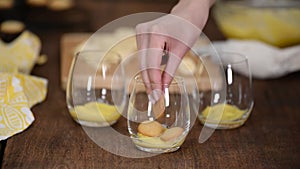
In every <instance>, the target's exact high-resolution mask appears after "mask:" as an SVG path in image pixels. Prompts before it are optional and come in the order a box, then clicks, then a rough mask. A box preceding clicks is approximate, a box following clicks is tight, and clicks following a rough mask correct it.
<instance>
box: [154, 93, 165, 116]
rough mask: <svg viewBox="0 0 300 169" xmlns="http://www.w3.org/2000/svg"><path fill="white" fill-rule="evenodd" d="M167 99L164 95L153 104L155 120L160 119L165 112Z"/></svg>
mask: <svg viewBox="0 0 300 169" xmlns="http://www.w3.org/2000/svg"><path fill="white" fill-rule="evenodd" d="M165 109H166V108H165V98H164V96H163V95H161V96H160V98H159V99H158V100H157V101H156V102H155V103H154V104H153V107H152V112H153V114H154V117H155V119H158V118H160V117H161V116H162V115H163V114H164V112H165Z"/></svg>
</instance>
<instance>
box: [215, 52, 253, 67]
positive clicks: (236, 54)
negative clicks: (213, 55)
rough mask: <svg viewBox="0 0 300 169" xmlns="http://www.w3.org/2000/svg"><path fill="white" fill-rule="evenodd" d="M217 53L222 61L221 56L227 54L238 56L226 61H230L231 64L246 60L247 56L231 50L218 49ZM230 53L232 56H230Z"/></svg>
mask: <svg viewBox="0 0 300 169" xmlns="http://www.w3.org/2000/svg"><path fill="white" fill-rule="evenodd" d="M217 54H218V55H219V56H220V59H221V61H222V62H223V61H224V58H223V56H229V57H231V58H232V57H235V58H238V59H237V60H233V61H227V62H226V63H230V64H231V65H233V64H239V63H243V62H246V63H247V62H248V57H247V56H246V55H244V54H241V53H238V52H231V51H218V52H217ZM230 55H232V56H230Z"/></svg>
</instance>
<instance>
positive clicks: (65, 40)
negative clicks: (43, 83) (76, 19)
mask: <svg viewBox="0 0 300 169" xmlns="http://www.w3.org/2000/svg"><path fill="white" fill-rule="evenodd" d="M90 36H91V34H90V33H67V34H64V35H63V36H62V38H61V41H60V73H61V74H60V80H61V87H62V89H64V90H65V89H66V86H67V81H68V76H69V70H70V67H71V64H72V60H73V57H74V55H75V50H76V48H77V47H78V45H80V44H81V43H82V42H84V41H86V40H87V39H88V38H89V37H90Z"/></svg>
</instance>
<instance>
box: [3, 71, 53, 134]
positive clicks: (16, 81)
mask: <svg viewBox="0 0 300 169" xmlns="http://www.w3.org/2000/svg"><path fill="white" fill-rule="evenodd" d="M47 83H48V81H47V80H46V79H43V78H39V77H34V76H29V75H24V74H13V73H0V140H4V139H7V138H9V137H11V136H13V135H15V134H17V133H19V132H21V131H23V130H25V129H26V128H27V127H28V126H29V125H30V124H31V123H32V122H33V121H34V116H33V114H32V112H31V111H30V107H31V106H33V105H35V104H37V103H39V102H41V101H43V100H44V99H45V97H46V93H47Z"/></svg>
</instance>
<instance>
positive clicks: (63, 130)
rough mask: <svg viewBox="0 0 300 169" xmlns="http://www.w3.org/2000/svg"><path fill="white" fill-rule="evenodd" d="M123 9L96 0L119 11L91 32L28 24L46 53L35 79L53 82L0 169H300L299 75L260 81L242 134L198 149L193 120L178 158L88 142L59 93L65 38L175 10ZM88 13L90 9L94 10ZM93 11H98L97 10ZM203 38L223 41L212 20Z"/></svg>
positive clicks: (137, 5) (5, 146) (138, 5)
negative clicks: (137, 15)
mask: <svg viewBox="0 0 300 169" xmlns="http://www.w3.org/2000/svg"><path fill="white" fill-rule="evenodd" d="M124 2H125V1H121V0H119V1H116V2H110V1H96V0H94V1H92V0H91V1H90V3H96V4H98V3H100V4H102V8H103V9H105V10H109V8H111V9H115V8H114V7H117V8H118V9H119V10H120V11H118V12H117V13H112V14H111V15H112V16H110V17H106V19H104V21H103V22H101V21H99V22H97V20H95V18H92V19H91V20H92V21H90V22H92V24H91V25H89V27H87V28H84V27H74V26H69V27H68V26H62V27H55V26H54V25H49V27H45V26H44V27H43V26H40V25H39V24H37V22H39V20H34V18H27V19H26V20H25V21H27V22H28V24H31V25H29V27H31V28H32V29H33V30H34V31H35V32H36V33H37V34H38V35H39V36H40V37H41V40H42V43H43V48H42V53H45V54H47V56H48V59H49V60H48V62H47V64H45V65H43V66H36V67H35V68H34V70H33V72H32V74H33V75H36V76H41V77H45V78H47V79H48V80H49V85H48V95H47V99H46V100H45V101H44V102H43V103H41V104H39V105H36V106H35V107H34V108H33V109H32V111H33V112H34V116H35V121H34V123H33V124H32V125H31V126H30V127H29V128H28V129H27V130H26V131H24V132H22V133H20V134H17V135H15V136H13V137H11V138H9V139H8V140H7V141H6V142H2V143H1V149H2V151H3V160H2V168H5V169H15V168H22V169H23V168H24V169H27V168H28V169H35V168H37V169H39V168H55V169H65V168H66V169H77V168H78V169H81V168H84V169H90V168H91V169H92V168H95V169H96V168H97V169H100V168H108V169H112V168H120V169H123V168H124V169H128V168H133V169H135V168H136V169H140V168H145V169H148V168H149V169H154V168H163V169H165V168H166V169H168V168H170V169H173V168H174V169H175V168H178V169H185V168H187V169H189V168H249V169H252V168H257V169H260V168H295V169H296V168H300V99H299V96H300V87H299V86H300V72H297V73H293V74H290V75H287V76H285V77H282V78H277V79H273V80H258V79H255V80H254V81H253V87H254V98H255V105H254V108H253V111H252V114H251V116H250V118H249V119H248V121H247V122H246V124H245V125H244V126H242V127H240V128H237V129H232V130H218V131H216V132H215V133H214V134H213V135H212V137H211V138H210V139H209V140H208V141H206V142H205V143H203V144H199V143H198V137H199V134H200V130H201V128H202V126H201V124H200V123H199V121H196V123H195V124H194V126H193V128H192V130H191V132H190V133H189V135H188V137H187V139H186V141H185V142H184V144H183V145H182V147H181V148H180V149H179V150H178V151H176V152H173V153H168V154H161V155H157V156H153V157H149V158H141V159H134V158H126V157H121V156H117V155H114V154H111V153H109V152H107V151H105V150H103V149H102V148H100V147H99V146H97V145H96V144H95V143H94V142H93V141H92V140H90V139H89V137H88V136H87V135H86V134H85V132H84V131H83V129H82V128H81V126H80V125H78V124H76V123H75V122H74V121H73V120H72V118H71V116H70V115H69V113H68V110H67V107H66V102H65V92H64V91H63V90H62V89H61V85H60V76H59V75H60V58H59V54H60V48H59V41H60V38H61V36H62V34H63V33H65V32H68V31H79V30H86V31H91V30H93V29H95V28H94V27H97V26H96V25H98V26H99V25H100V26H101V24H102V25H103V24H105V22H106V21H107V19H112V18H117V17H120V16H122V15H126V14H128V13H130V12H132V13H133V12H142V11H147V10H148V11H149V10H153V11H155V10H156V11H161V12H168V11H169V10H170V8H171V6H172V5H173V4H174V2H172V3H171V2H169V1H163V0H160V1H158V2H159V3H158V4H156V5H155V4H152V3H151V1H145V2H143V3H142V2H140V1H133V0H130V1H129V2H130V3H129V4H131V5H128V4H127V6H126V9H123V10H121V6H122V4H126V3H124ZM114 3H116V4H115V6H114ZM103 4H105V5H103ZM149 4H151V6H150V7H149V6H148V5H149ZM132 5H133V7H132V8H131V6H132ZM91 6H93V5H91V4H90V6H89V8H88V9H92V7H91ZM102 8H101V9H102ZM151 8H152V9H151ZM93 10H94V12H96V9H95V8H93ZM31 12H32V11H31ZM95 15H96V14H94V16H95ZM97 15H103V13H101V14H97ZM29 16H32V13H31V15H29ZM103 18H105V17H103ZM46 21H47V20H46ZM46 21H44V22H46ZM46 23H47V22H46ZM48 24H53V23H48ZM50 28H51V29H50ZM204 32H205V33H206V35H207V36H208V37H209V38H210V39H211V40H219V39H224V37H223V36H222V34H221V33H220V32H219V31H218V30H217V28H216V25H215V24H214V22H213V20H212V18H210V20H209V22H208V24H207V26H206V28H205V30H204ZM116 128H120V130H124V131H125V130H127V129H126V124H125V122H124V121H122V120H121V121H120V122H119V123H117V124H116Z"/></svg>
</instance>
